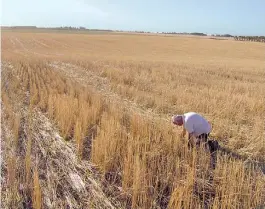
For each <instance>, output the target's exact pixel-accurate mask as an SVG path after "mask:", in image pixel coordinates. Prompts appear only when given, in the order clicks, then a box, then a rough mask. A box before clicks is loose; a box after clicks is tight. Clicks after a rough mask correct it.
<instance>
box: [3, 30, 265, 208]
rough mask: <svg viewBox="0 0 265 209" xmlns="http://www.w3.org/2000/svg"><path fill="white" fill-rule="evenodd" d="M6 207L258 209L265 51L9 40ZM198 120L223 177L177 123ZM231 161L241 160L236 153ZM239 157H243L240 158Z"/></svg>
mask: <svg viewBox="0 0 265 209" xmlns="http://www.w3.org/2000/svg"><path fill="white" fill-rule="evenodd" d="M1 35H2V36H1V44H2V62H1V74H2V76H1V90H2V97H1V104H2V116H1V118H2V123H1V124H2V125H1V130H2V131H1V133H2V136H1V138H2V142H1V143H2V148H1V149H2V159H3V162H4V163H3V164H2V174H3V180H2V206H3V207H8V208H19V207H22V206H25V205H26V206H28V207H33V208H40V207H43V208H64V207H70V208H71V207H72V208H205V207H208V208H256V207H261V206H262V204H263V203H264V202H265V189H264V188H265V177H264V172H265V171H264V161H265V157H264V156H265V130H264V127H265V126H264V119H265V105H264V104H265V97H264V95H265V65H264V61H265V55H264V51H265V45H264V43H256V42H237V41H234V40H214V39H207V38H199V37H184V36H163V35H155V34H153V35H152V34H150V35H139V34H122V33H91V34H90V33H83V34H82V33H67V34H66V33H54V32H45V33H44V32H43V33H40V32H34V31H24V32H22V31H19V30H14V31H4V30H2V34H1ZM188 111H195V112H198V113H201V114H203V115H204V116H205V117H206V118H207V119H208V120H209V121H210V122H211V124H212V127H213V132H212V133H211V137H212V138H214V139H215V140H217V141H218V142H219V144H220V146H222V147H223V149H225V150H226V151H227V152H225V153H224V152H223V153H221V152H218V153H217V162H216V168H215V169H212V168H211V167H210V166H209V165H210V162H209V161H210V158H209V153H208V152H207V151H205V150H204V149H199V150H195V149H193V150H189V149H188V147H187V139H184V138H181V137H180V133H181V131H182V130H181V128H176V127H173V126H172V124H171V121H170V119H171V116H172V115H173V114H182V113H184V112H188ZM228 150H229V152H228ZM229 153H233V155H232V156H231V155H230V154H229Z"/></svg>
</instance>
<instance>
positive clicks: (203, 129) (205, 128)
mask: <svg viewBox="0 0 265 209" xmlns="http://www.w3.org/2000/svg"><path fill="white" fill-rule="evenodd" d="M183 125H184V128H185V129H186V130H187V131H188V133H193V134H194V135H195V136H199V135H201V134H209V133H210V132H211V125H210V124H209V122H208V121H207V120H206V119H205V118H204V117H202V116H201V115H200V114H198V113H195V112H188V113H184V114H183Z"/></svg>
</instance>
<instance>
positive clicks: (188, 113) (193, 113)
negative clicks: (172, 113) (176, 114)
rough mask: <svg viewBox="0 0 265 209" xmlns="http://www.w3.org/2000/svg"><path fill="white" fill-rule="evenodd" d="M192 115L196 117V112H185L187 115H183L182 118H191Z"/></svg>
mask: <svg viewBox="0 0 265 209" xmlns="http://www.w3.org/2000/svg"><path fill="white" fill-rule="evenodd" d="M193 115H198V114H197V113H196V112H187V113H184V116H185V117H191V116H193Z"/></svg>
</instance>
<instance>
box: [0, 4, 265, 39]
mask: <svg viewBox="0 0 265 209" xmlns="http://www.w3.org/2000/svg"><path fill="white" fill-rule="evenodd" d="M1 10H2V12H1V25H4V26H11V25H36V26H44V27H57V26H84V27H87V28H99V29H119V30H144V31H167V32H170V31H175V32H204V33H230V34H232V35H265V0H252V1H250V0H223V1H217V0H185V1H184V0H182V1H178V0H175V1H174V0H164V1H162V0H160V1H158V0H134V1H129V0H112V1H110V0H109V1H107V0H2V8H1Z"/></svg>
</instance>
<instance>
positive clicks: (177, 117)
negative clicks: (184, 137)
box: [172, 115, 183, 126]
mask: <svg viewBox="0 0 265 209" xmlns="http://www.w3.org/2000/svg"><path fill="white" fill-rule="evenodd" d="M172 123H173V124H174V125H177V126H182V125H183V117H182V115H174V116H173V117H172Z"/></svg>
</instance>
